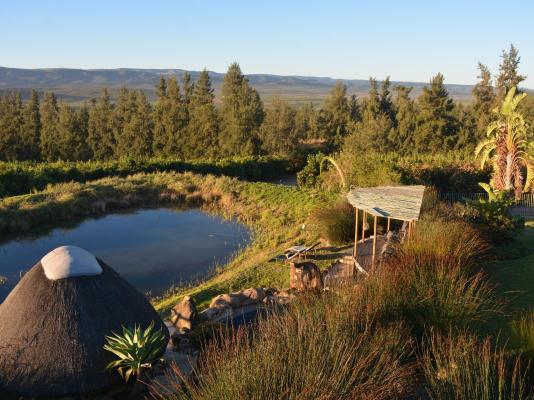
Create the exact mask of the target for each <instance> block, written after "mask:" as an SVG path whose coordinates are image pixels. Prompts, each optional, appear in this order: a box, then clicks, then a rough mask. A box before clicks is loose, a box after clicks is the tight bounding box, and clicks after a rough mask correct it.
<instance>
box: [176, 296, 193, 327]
mask: <svg viewBox="0 0 534 400" xmlns="http://www.w3.org/2000/svg"><path fill="white" fill-rule="evenodd" d="M197 317H198V313H197V307H196V304H195V301H194V300H193V299H192V298H191V297H190V296H185V297H184V299H183V300H182V301H181V302H180V303H178V304H176V305H175V306H174V307H173V308H172V310H171V322H172V323H173V325H174V326H175V327H176V328H177V329H178V330H179V331H180V330H184V329H185V330H191V329H193V326H194V324H195V323H196V320H197Z"/></svg>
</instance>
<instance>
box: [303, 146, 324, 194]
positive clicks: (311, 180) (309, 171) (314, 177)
mask: <svg viewBox="0 0 534 400" xmlns="http://www.w3.org/2000/svg"><path fill="white" fill-rule="evenodd" d="M324 156H325V155H324V154H323V153H321V152H319V153H317V154H309V155H308V157H307V158H306V165H305V166H304V168H303V169H302V170H301V171H299V172H298V173H297V185H298V186H299V187H308V188H309V187H315V186H317V185H318V184H319V182H320V175H321V161H322V160H323V158H324Z"/></svg>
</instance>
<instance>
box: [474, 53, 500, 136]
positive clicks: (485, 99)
mask: <svg viewBox="0 0 534 400" xmlns="http://www.w3.org/2000/svg"><path fill="white" fill-rule="evenodd" d="M478 69H479V71H480V75H479V76H478V78H479V79H480V81H479V82H478V83H477V84H476V85H475V86H474V87H473V97H474V100H475V101H474V103H473V114H474V117H475V119H476V127H475V129H476V132H477V142H478V141H480V140H481V139H482V138H484V137H485V136H486V129H487V127H488V124H489V123H490V121H491V118H492V117H491V111H492V110H493V108H494V107H495V104H496V98H495V92H494V90H493V85H492V79H491V72H490V70H489V69H488V67H486V66H485V65H484V64H482V63H480V62H479V63H478Z"/></svg>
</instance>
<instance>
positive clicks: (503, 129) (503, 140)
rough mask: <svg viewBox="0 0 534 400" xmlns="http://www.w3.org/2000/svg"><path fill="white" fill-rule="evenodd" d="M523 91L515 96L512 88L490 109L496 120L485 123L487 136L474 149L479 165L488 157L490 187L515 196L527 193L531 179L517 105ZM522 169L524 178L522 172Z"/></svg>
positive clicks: (533, 170)
mask: <svg viewBox="0 0 534 400" xmlns="http://www.w3.org/2000/svg"><path fill="white" fill-rule="evenodd" d="M525 96H526V93H520V94H517V95H516V88H515V87H512V88H511V89H510V90H509V91H508V93H507V94H506V97H505V99H504V101H503V103H502V105H501V106H500V107H496V108H495V109H494V110H493V112H494V113H495V114H496V119H495V121H493V122H492V123H490V124H489V126H488V131H487V138H486V139H485V140H483V141H482V142H480V143H479V144H478V146H477V148H476V150H475V155H476V157H480V159H481V167H482V168H484V166H485V165H486V163H487V162H488V161H489V160H491V161H492V164H493V177H492V182H491V186H492V187H493V189H495V190H497V191H512V190H513V191H514V194H515V197H516V199H517V198H519V197H521V193H522V192H528V191H529V190H530V188H531V185H532V182H533V180H534V164H533V162H532V160H531V159H530V157H529V155H528V142H527V128H528V126H527V123H526V122H525V120H524V118H523V115H521V113H520V112H519V111H517V106H518V104H519V103H520V102H521V100H523V99H524V98H525ZM525 170H526V178H525V177H524V171H525Z"/></svg>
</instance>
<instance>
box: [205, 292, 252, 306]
mask: <svg viewBox="0 0 534 400" xmlns="http://www.w3.org/2000/svg"><path fill="white" fill-rule="evenodd" d="M247 300H248V298H247V297H246V296H245V295H244V294H243V293H227V294H220V295H219V296H217V297H215V298H214V299H213V300H212V301H211V303H210V308H217V307H232V308H234V307H240V306H241V305H242V304H243V303H244V302H246V301H247Z"/></svg>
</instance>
